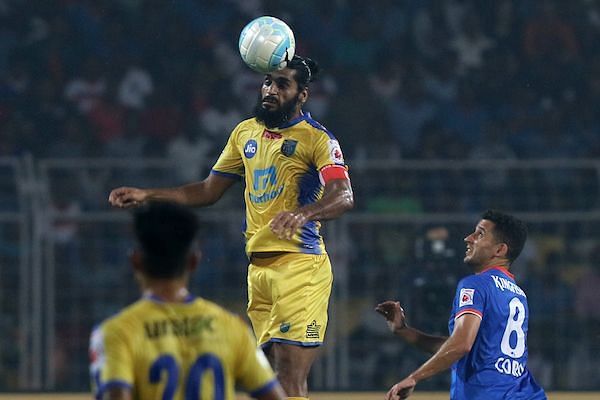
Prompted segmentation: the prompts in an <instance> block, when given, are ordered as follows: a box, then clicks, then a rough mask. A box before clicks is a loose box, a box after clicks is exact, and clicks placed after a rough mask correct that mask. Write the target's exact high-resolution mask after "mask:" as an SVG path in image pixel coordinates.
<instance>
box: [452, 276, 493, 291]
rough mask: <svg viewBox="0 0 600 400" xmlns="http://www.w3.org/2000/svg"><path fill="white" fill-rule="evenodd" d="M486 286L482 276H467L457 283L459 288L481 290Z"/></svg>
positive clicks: (485, 280)
mask: <svg viewBox="0 0 600 400" xmlns="http://www.w3.org/2000/svg"><path fill="white" fill-rule="evenodd" d="M486 285H487V279H486V277H485V276H484V275H482V274H472V275H467V276H465V277H464V278H462V279H461V280H460V281H459V282H458V287H459V288H466V287H473V288H483V287H485V286H486Z"/></svg>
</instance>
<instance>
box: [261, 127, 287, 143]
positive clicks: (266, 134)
mask: <svg viewBox="0 0 600 400" xmlns="http://www.w3.org/2000/svg"><path fill="white" fill-rule="evenodd" d="M262 135H263V137H264V138H266V139H274V140H276V139H281V138H282V137H283V136H282V135H281V134H280V133H277V132H271V131H268V130H266V129H265V130H264V131H263V134H262Z"/></svg>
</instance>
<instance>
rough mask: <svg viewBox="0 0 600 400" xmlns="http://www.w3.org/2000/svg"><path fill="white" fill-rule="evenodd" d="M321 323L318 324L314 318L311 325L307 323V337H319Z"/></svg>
mask: <svg viewBox="0 0 600 400" xmlns="http://www.w3.org/2000/svg"><path fill="white" fill-rule="evenodd" d="M320 330H321V325H317V321H316V320H314V319H313V322H311V323H310V324H309V325H306V338H307V339H318V338H319V331H320Z"/></svg>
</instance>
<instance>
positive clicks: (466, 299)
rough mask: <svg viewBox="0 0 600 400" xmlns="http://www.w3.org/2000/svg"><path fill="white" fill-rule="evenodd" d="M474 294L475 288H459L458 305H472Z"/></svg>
mask: <svg viewBox="0 0 600 400" xmlns="http://www.w3.org/2000/svg"><path fill="white" fill-rule="evenodd" d="M474 295H475V289H464V288H463V289H460V301H459V303H458V306H459V307H462V306H471V305H473V296H474Z"/></svg>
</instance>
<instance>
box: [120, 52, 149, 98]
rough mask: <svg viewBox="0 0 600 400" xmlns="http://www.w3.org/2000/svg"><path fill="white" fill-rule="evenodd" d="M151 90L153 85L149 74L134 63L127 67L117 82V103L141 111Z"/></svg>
mask: <svg viewBox="0 0 600 400" xmlns="http://www.w3.org/2000/svg"><path fill="white" fill-rule="evenodd" d="M153 90H154V84H153V82H152V76H150V73H149V72H148V71H146V70H145V69H144V68H143V67H142V66H141V65H139V64H138V63H135V62H134V63H132V64H130V65H129V66H128V67H127V70H126V71H125V73H124V74H123V78H122V79H121V81H120V82H119V88H118V99H119V103H120V104H121V105H123V106H125V107H128V108H131V109H134V110H142V109H143V108H144V107H145V106H146V99H147V97H148V96H150V95H151V94H152V91H153Z"/></svg>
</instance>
